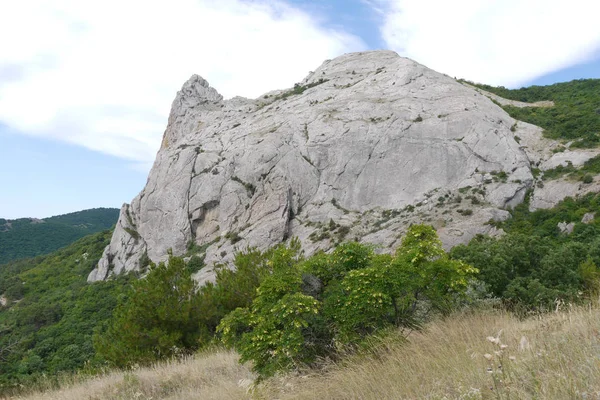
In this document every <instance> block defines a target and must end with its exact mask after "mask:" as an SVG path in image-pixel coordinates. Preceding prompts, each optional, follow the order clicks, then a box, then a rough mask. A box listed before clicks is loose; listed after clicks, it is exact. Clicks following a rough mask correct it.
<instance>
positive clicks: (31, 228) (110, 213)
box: [0, 208, 119, 264]
mask: <svg viewBox="0 0 600 400" xmlns="http://www.w3.org/2000/svg"><path fill="white" fill-rule="evenodd" d="M118 217H119V210H118V209H117V208H95V209H91V210H84V211H78V212H74V213H70V214H64V215H57V216H54V217H50V218H45V219H43V220H42V221H44V222H43V223H40V222H32V221H31V219H29V218H21V219H16V220H5V219H0V264H4V263H7V262H9V261H13V260H17V259H21V258H26V257H35V256H38V255H42V254H48V253H51V252H53V251H54V250H57V249H59V248H61V247H64V246H66V245H68V244H70V243H72V242H74V241H75V240H77V239H79V238H82V237H84V236H87V235H89V234H92V233H96V232H100V231H103V230H105V229H110V228H111V227H112V226H113V225H114V224H115V223H116V222H117V219H118ZM9 226H10V228H9Z"/></svg>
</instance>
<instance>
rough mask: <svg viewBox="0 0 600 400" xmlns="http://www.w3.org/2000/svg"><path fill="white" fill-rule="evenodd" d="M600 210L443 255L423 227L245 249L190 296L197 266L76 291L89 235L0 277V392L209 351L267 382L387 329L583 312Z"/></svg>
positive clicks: (98, 238) (96, 248) (520, 218)
mask: <svg viewBox="0 0 600 400" xmlns="http://www.w3.org/2000/svg"><path fill="white" fill-rule="evenodd" d="M599 207H600V195H597V194H590V195H587V196H585V197H583V198H581V199H578V200H574V199H566V200H565V201H563V202H562V203H560V204H559V205H558V206H557V207H555V208H554V209H552V210H539V211H535V212H529V211H528V207H527V204H524V205H522V206H519V207H517V208H516V209H515V210H513V212H512V214H513V217H512V218H511V219H509V220H507V221H506V222H504V223H501V224H499V226H500V227H502V228H503V229H505V230H506V232H507V233H506V235H504V236H503V237H501V238H500V239H493V238H488V237H483V236H481V237H477V238H475V239H474V240H473V241H472V242H471V243H470V244H469V245H466V246H458V247H456V248H455V249H453V250H452V252H450V253H449V254H446V253H444V252H443V251H442V250H441V247H440V243H439V241H438V239H437V237H436V235H435V231H433V229H432V228H431V227H427V226H424V225H415V226H413V227H412V228H411V229H410V230H409V232H408V233H407V235H406V236H405V238H404V239H403V242H402V245H401V246H400V248H399V249H398V250H397V251H396V253H395V254H393V255H378V254H375V253H374V251H373V250H374V249H373V248H371V247H370V246H368V245H364V244H359V243H354V242H352V243H344V244H342V245H340V246H338V247H337V248H336V249H335V250H334V251H333V252H332V253H330V254H324V253H318V254H316V255H314V256H312V257H309V258H306V257H303V256H302V252H301V249H300V248H299V246H298V244H297V243H296V242H295V241H292V242H291V243H290V244H288V245H280V246H277V247H275V248H272V249H269V250H267V251H264V252H261V251H258V250H253V249H248V250H246V251H244V252H242V253H239V254H238V255H237V256H236V258H235V264H236V269H235V270H229V269H227V268H217V279H216V282H215V283H214V284H208V285H206V286H204V287H203V288H201V289H200V290H196V289H195V284H194V282H193V281H192V280H191V273H192V272H193V271H195V270H197V268H198V267H201V266H202V264H201V260H199V259H198V257H195V256H194V257H192V258H191V259H190V261H189V262H188V263H185V262H184V261H183V259H181V258H177V257H171V259H170V262H169V263H168V265H165V264H162V263H161V264H159V265H156V266H154V265H152V266H151V267H150V269H149V270H148V273H147V275H146V277H145V279H141V280H138V279H133V278H137V277H135V276H121V277H119V278H118V279H112V280H109V281H107V282H98V283H94V284H87V283H86V281H85V279H86V276H87V274H88V273H89V271H90V270H91V269H92V268H93V266H94V265H95V263H96V261H97V259H98V258H99V257H100V254H101V252H102V250H103V248H104V246H105V245H106V243H107V242H108V240H109V238H110V233H109V232H104V233H100V234H96V235H92V236H89V237H86V238H84V239H81V240H80V241H78V242H76V243H75V244H73V245H71V246H69V247H67V248H65V249H62V250H60V251H58V252H56V253H53V254H52V255H48V256H43V257H38V258H36V259H34V260H25V261H18V262H13V263H11V264H8V266H7V267H6V268H3V269H1V270H0V291H1V292H2V293H3V295H4V297H5V299H6V300H7V305H6V306H5V308H3V309H2V310H0V327H1V328H2V332H3V334H2V336H0V350H2V354H1V355H2V357H1V359H0V372H1V373H0V382H1V383H2V385H3V390H4V391H5V392H7V393H9V392H11V391H12V389H11V388H12V387H15V386H20V385H25V386H27V387H28V386H31V385H32V384H35V383H36V382H40V379H41V380H42V381H46V382H56V380H57V379H58V378H57V376H58V374H59V373H60V372H63V371H78V370H79V371H84V373H85V374H90V373H94V372H97V371H99V370H102V369H104V368H106V367H113V368H114V367H119V368H132V367H134V368H136V367H139V366H143V365H151V364H152V363H155V362H159V361H161V360H171V359H178V358H180V357H188V356H191V355H193V354H194V353H195V352H197V351H199V350H200V351H204V349H210V348H211V347H213V346H214V345H218V344H220V343H221V344H225V345H227V346H230V347H231V348H234V349H236V351H237V352H239V354H240V355H241V360H242V361H249V362H250V363H249V364H248V366H250V368H252V372H253V373H255V374H256V375H253V376H255V377H259V378H260V380H263V381H265V382H266V381H269V379H270V378H269V377H270V376H272V375H277V374H281V373H286V372H287V371H299V370H305V369H306V368H316V370H320V369H321V368H323V362H324V360H329V361H328V362H325V364H328V363H331V362H335V363H336V364H337V365H346V363H347V362H348V360H350V359H352V357H350V358H348V357H349V355H352V354H355V353H357V352H358V354H362V352H363V351H365V349H370V348H371V347H372V345H373V343H377V342H381V341H383V343H388V340H392V342H394V343H395V340H393V339H388V335H389V334H390V332H398V333H397V334H392V337H394V335H396V336H395V337H400V336H398V335H401V333H400V332H404V333H408V332H413V333H411V334H410V335H409V336H408V339H409V343H412V340H413V338H414V337H415V336H417V337H420V335H415V332H414V330H417V331H418V330H419V328H420V327H421V326H423V325H424V324H428V323H431V321H432V320H433V321H436V320H440V318H441V319H442V320H444V318H445V317H444V316H446V315H449V314H450V313H453V312H454V313H456V310H469V309H472V308H477V307H479V306H480V305H481V304H488V303H490V302H491V303H493V304H495V305H496V306H497V307H499V308H500V309H503V310H509V311H510V312H512V313H515V315H520V316H526V315H530V314H532V313H533V314H534V315H538V314H539V313H540V312H543V311H545V310H554V309H556V307H557V305H558V306H559V307H562V305H564V304H577V303H584V302H585V301H587V299H589V298H590V296H594V295H595V294H596V293H598V291H599V289H600V285H599V283H600V271H599V269H598V268H597V266H596V265H597V264H598V263H599V262H600V239H599V237H600V235H598V233H599V232H598V230H599V229H600V222H599V221H598V220H597V219H595V218H592V219H591V220H586V222H587V223H584V222H582V217H583V216H584V215H585V214H586V213H597V212H598V211H599ZM588 219H589V218H588ZM559 222H573V223H574V230H573V233H571V234H565V233H561V232H560V230H559V229H558V223H559ZM502 315H504V317H503V318H505V317H506V318H508V317H507V316H508V315H510V314H502ZM492 316H493V317H494V318H496V314H492ZM488 317H490V316H489V315H487V314H486V315H485V318H488ZM478 318H479V317H478ZM481 318H483V317H481ZM490 318H491V317H490ZM511 318H512V317H511ZM544 318H545V317H544ZM444 323H448V324H450V323H451V322H444ZM468 323H470V322H467V324H468ZM435 324H436V322H434V325H433V326H435ZM426 326H432V325H426ZM463 328H464V327H463ZM398 329H399V330H398ZM457 329H458V328H457ZM461 329H462V328H461ZM498 329H500V328H498ZM477 335H479V334H477ZM481 335H483V333H481ZM486 335H489V334H486ZM473 340H475V339H473ZM477 340H479V339H477ZM509 344H510V343H509ZM394 346H396V344H394ZM398 346H400V344H399V343H398ZM398 348H399V349H400V348H401V346H400V347H398ZM398 351H400V350H398ZM231 357H233V356H231ZM376 359H379V356H377V357H376ZM84 365H85V366H86V368H85V369H84V370H82V367H83V366H84ZM177 365H179V364H177ZM444 365H449V366H451V365H452V364H447V363H446V364H444ZM161 368H162V367H161ZM182 368H183V367H182ZM236 371H238V372H239V371H247V370H246V369H236ZM438 372H439V371H438ZM43 376H46V378H44V379H42V377H43ZM127 376H129V375H127ZM126 379H129V378H126ZM132 382H133V381H132ZM130 383H131V382H130ZM138 383H139V382H138ZM138 383H135V382H133V383H131V384H132V385H133V386H134V387H137V386H135V385H138ZM124 385H129V383H127V384H124ZM153 390H154V389H153ZM235 390H237V389H235ZM116 398H121V397H116ZM125 398H127V397H125Z"/></svg>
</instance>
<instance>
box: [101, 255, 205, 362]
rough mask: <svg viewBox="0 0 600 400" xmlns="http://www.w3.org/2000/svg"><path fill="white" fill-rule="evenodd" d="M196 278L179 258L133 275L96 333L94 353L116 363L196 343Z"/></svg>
mask: <svg viewBox="0 0 600 400" xmlns="http://www.w3.org/2000/svg"><path fill="white" fill-rule="evenodd" d="M196 289H197V286H196V282H195V281H194V280H193V279H192V277H191V273H190V271H189V270H188V269H187V267H186V264H185V263H184V261H183V259H182V258H179V257H171V258H170V259H169V262H168V264H165V263H160V264H159V265H158V266H151V267H150V272H149V273H148V274H147V275H146V277H145V278H144V279H140V280H137V281H135V282H134V283H133V284H132V285H131V290H130V291H129V294H128V296H127V299H126V301H123V302H121V303H120V304H119V306H118V307H117V309H116V310H115V312H114V315H113V318H112V320H111V323H110V325H109V326H108V327H107V329H104V330H98V331H97V332H96V334H95V335H94V347H95V348H96V350H97V352H98V354H99V355H100V356H101V357H103V358H104V359H106V360H107V361H109V362H110V363H111V364H113V365H116V366H119V367H127V366H130V365H132V364H136V363H149V362H152V361H155V360H159V359H162V358H167V357H172V356H176V355H179V354H184V353H187V352H190V351H193V350H195V349H197V348H198V344H199V342H198V336H199V329H198V326H199V317H200V313H199V310H198V307H197V305H198V296H197V294H196Z"/></svg>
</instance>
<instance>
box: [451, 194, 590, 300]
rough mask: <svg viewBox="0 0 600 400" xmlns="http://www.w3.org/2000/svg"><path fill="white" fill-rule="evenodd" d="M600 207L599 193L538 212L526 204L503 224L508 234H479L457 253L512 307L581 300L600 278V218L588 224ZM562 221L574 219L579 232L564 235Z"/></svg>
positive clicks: (516, 209) (568, 200)
mask: <svg viewBox="0 0 600 400" xmlns="http://www.w3.org/2000/svg"><path fill="white" fill-rule="evenodd" d="M599 210H600V195H598V194H589V195H587V196H584V197H583V198H581V199H578V200H574V199H571V198H567V199H565V200H564V201H563V202H561V203H560V204H559V205H557V206H556V207H555V208H553V209H550V210H537V211H535V212H530V211H529V210H528V204H527V203H524V204H521V205H519V206H518V207H517V208H515V209H514V210H513V212H512V214H513V216H512V218H511V219H508V220H507V221H506V222H504V223H502V224H500V225H499V226H500V227H502V228H503V229H504V230H505V231H506V232H507V234H506V235H505V236H503V237H501V238H500V239H493V238H490V237H485V236H478V237H476V238H475V239H473V240H472V241H471V242H470V243H469V244H468V245H466V246H465V245H463V246H457V247H455V248H454V249H452V252H451V255H452V257H453V258H456V259H460V260H464V261H466V262H468V263H471V264H473V265H474V266H475V267H477V268H478V269H479V270H480V279H481V280H482V281H484V282H485V283H486V284H487V286H488V289H489V291H490V292H491V293H492V294H493V295H494V296H497V297H499V298H501V299H503V300H504V301H505V302H506V303H507V304H508V305H509V306H519V307H526V308H528V309H531V308H532V307H533V308H542V309H544V308H551V307H552V306H553V305H554V303H555V302H556V301H577V300H579V299H581V298H582V296H584V295H585V294H586V292H589V291H590V290H596V289H597V284H598V278H599V277H600V270H599V269H598V268H597V267H596V266H597V265H600V221H599V220H598V219H594V220H592V221H590V222H588V223H583V222H582V218H583V216H584V215H585V214H586V213H598V211H599ZM561 222H565V223H574V228H573V232H572V233H571V234H569V233H562V232H561V230H560V229H559V227H558V224H559V223H561Z"/></svg>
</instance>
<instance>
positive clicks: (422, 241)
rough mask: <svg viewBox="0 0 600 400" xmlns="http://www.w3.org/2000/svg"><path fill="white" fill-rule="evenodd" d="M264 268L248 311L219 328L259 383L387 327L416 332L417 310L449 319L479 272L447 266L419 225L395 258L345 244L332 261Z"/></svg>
mask: <svg viewBox="0 0 600 400" xmlns="http://www.w3.org/2000/svg"><path fill="white" fill-rule="evenodd" d="M282 261H283V262H282ZM270 265H271V266H272V268H273V269H272V274H271V275H269V276H267V277H266V278H265V279H264V280H263V281H262V282H261V284H260V285H259V287H258V289H257V291H256V293H257V296H256V298H255V299H254V300H253V301H252V302H251V304H250V305H249V306H247V307H243V308H242V307H240V308H238V309H236V310H235V311H233V312H232V313H230V314H229V315H227V316H226V317H224V318H223V319H222V321H221V323H220V324H219V326H218V328H217V331H218V333H219V334H220V336H221V340H222V341H223V343H224V344H226V345H228V346H233V347H235V348H236V349H237V350H238V351H239V353H240V354H241V360H242V361H243V362H245V361H252V362H253V368H254V370H255V371H256V372H258V373H259V374H260V376H261V377H265V376H270V375H273V374H274V373H275V372H277V371H280V370H285V369H290V368H294V367H298V366H301V365H305V364H311V363H313V362H314V361H315V360H316V359H318V358H320V357H336V354H337V352H338V351H339V350H343V349H349V348H352V347H354V346H355V345H356V344H357V343H359V342H360V341H361V340H363V339H364V338H366V337H367V336H368V335H370V334H373V333H375V332H378V331H381V330H384V329H386V328H387V327H393V326H396V327H402V326H411V327H414V326H417V325H418V324H419V322H420V321H421V320H422V318H423V316H424V314H423V310H425V314H426V313H427V312H429V311H432V310H439V311H447V310H448V309H449V307H450V305H451V304H452V303H453V302H454V301H455V299H456V298H457V296H459V297H460V295H461V294H464V292H465V291H466V289H467V284H468V281H469V280H470V279H471V277H472V276H474V274H475V273H476V272H477V270H476V269H474V268H472V267H470V266H468V265H467V264H465V263H463V262H461V261H456V260H450V259H449V258H448V256H447V255H446V253H445V252H444V251H443V249H442V246H441V242H440V241H439V239H438V238H437V235H436V233H435V230H434V229H433V228H432V227H430V226H424V225H416V226H412V227H410V228H409V231H408V233H407V235H406V237H405V238H404V240H403V241H402V245H401V246H400V248H399V249H398V251H397V252H396V254H395V256H391V255H376V254H375V253H374V252H373V249H372V248H371V247H370V246H367V245H364V244H359V243H344V244H342V245H340V246H338V247H337V248H336V249H335V250H334V251H333V252H332V253H331V254H325V253H318V254H316V255H314V256H313V257H310V258H309V259H307V260H301V259H297V258H293V259H290V258H288V259H282V260H275V259H272V260H271V264H270ZM418 305H420V307H417V306H418Z"/></svg>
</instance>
